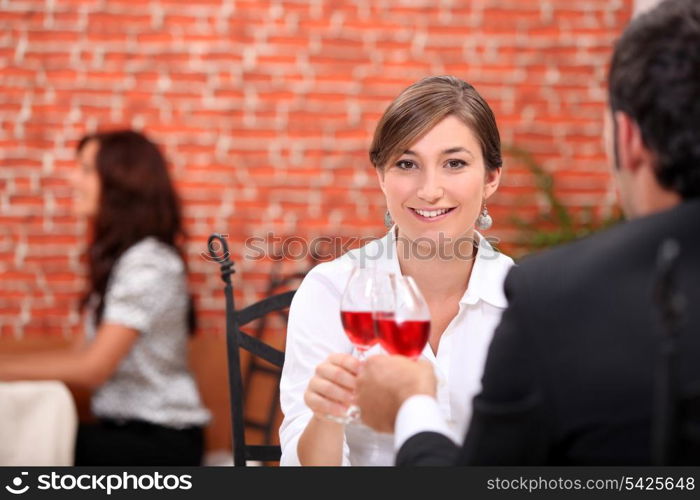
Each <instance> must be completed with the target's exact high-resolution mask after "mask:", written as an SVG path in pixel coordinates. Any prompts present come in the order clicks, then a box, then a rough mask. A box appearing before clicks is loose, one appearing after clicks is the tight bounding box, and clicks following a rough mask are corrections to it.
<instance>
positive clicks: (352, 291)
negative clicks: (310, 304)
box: [327, 267, 377, 424]
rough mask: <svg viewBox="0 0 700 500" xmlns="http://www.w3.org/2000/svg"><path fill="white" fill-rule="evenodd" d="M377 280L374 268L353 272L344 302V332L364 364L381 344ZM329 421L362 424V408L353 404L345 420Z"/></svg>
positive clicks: (342, 418)
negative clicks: (375, 300) (374, 309)
mask: <svg viewBox="0 0 700 500" xmlns="http://www.w3.org/2000/svg"><path fill="white" fill-rule="evenodd" d="M375 276H376V274H375V270H374V269H372V268H365V267H355V268H353V270H352V272H351V273H350V278H349V279H348V283H347V285H346V286H345V291H344V292H343V297H342V298H341V300H340V319H341V321H342V323H343V330H345V335H347V336H348V338H349V339H350V342H352V344H353V345H354V346H355V349H356V350H357V358H358V359H359V360H360V361H364V359H365V357H366V353H367V350H368V349H369V348H370V347H372V346H373V345H374V344H376V343H377V336H376V334H375V330H374V321H373V318H372V296H373V293H374V283H375ZM327 417H328V418H329V419H330V420H332V421H334V422H338V423H342V424H349V423H351V422H355V421H357V420H359V418H360V408H359V407H358V406H357V405H354V404H353V405H350V406H349V407H348V409H347V411H346V413H345V416H344V417H336V416H333V415H328V416H327Z"/></svg>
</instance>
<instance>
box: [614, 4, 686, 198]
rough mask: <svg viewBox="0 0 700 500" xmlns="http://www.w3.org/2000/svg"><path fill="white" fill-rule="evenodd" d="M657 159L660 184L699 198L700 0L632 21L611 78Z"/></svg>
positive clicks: (620, 104)
mask: <svg viewBox="0 0 700 500" xmlns="http://www.w3.org/2000/svg"><path fill="white" fill-rule="evenodd" d="M608 86H609V92H610V106H611V108H612V111H613V112H615V111H623V112H624V113H626V114H627V115H629V117H630V118H631V119H632V120H634V121H635V122H636V123H637V124H638V125H639V128H640V130H641V134H642V139H643V141H644V144H645V146H646V147H647V148H649V149H650V150H651V151H652V152H653V153H654V154H655V156H656V160H657V164H656V178H657V179H658V181H659V183H660V184H661V185H662V186H663V187H665V188H667V189H671V190H673V191H676V192H677V193H679V194H680V195H681V196H682V197H683V198H692V197H697V196H700V0H666V1H664V2H662V3H661V4H660V5H659V6H657V7H656V8H654V9H652V10H650V11H649V12H647V13H645V14H642V15H640V16H639V17H638V18H637V19H635V20H633V21H632V23H631V24H630V25H629V27H628V28H627V29H626V30H625V32H624V33H623V35H622V37H621V38H620V40H619V41H618V42H617V44H616V46H615V52H614V54H613V58H612V63H611V66H610V75H609V79H608Z"/></svg>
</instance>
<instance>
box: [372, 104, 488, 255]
mask: <svg viewBox="0 0 700 500" xmlns="http://www.w3.org/2000/svg"><path fill="white" fill-rule="evenodd" d="M378 175H379V182H380V185H381V188H382V191H383V192H384V195H385V196H386V201H387V206H388V208H389V212H390V213H391V216H392V218H393V219H394V221H395V222H396V224H397V225H398V227H399V234H400V235H401V236H404V237H406V238H408V239H409V240H410V241H414V242H416V240H425V239H429V240H431V241H434V242H436V243H438V244H442V245H445V244H449V242H450V241H451V242H455V241H456V240H458V239H459V238H463V237H467V238H469V237H471V236H472V235H473V230H474V223H475V222H476V218H477V217H478V216H479V213H480V211H481V207H482V202H483V201H484V200H485V199H486V198H488V197H489V196H491V195H492V194H493V193H494V191H496V188H497V187H498V182H499V179H500V175H501V170H500V169H496V170H491V171H488V170H487V169H486V166H485V164H484V157H483V153H482V151H481V146H480V144H479V141H478V140H477V138H476V136H475V135H474V133H473V132H472V131H471V129H470V128H469V127H467V126H466V125H465V124H464V122H462V121H461V120H459V119H458V118H456V117H454V116H448V117H446V118H445V119H444V120H442V121H440V122H439V123H438V124H437V125H435V127H433V128H432V129H431V130H430V131H428V133H426V134H425V135H424V136H423V137H421V138H420V139H419V140H418V141H416V142H415V143H414V144H412V145H411V146H410V148H409V149H408V150H407V151H405V152H404V153H403V154H402V155H401V156H400V157H399V158H398V159H396V160H394V161H392V162H391V163H389V164H388V165H386V166H385V167H384V169H383V171H378ZM440 235H442V236H440Z"/></svg>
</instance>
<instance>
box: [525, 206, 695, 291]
mask: <svg viewBox="0 0 700 500" xmlns="http://www.w3.org/2000/svg"><path fill="white" fill-rule="evenodd" d="M698 218H700V201H698V202H692V203H691V202H687V203H684V204H682V205H681V206H679V207H676V208H674V209H672V210H668V211H665V212H660V213H657V214H653V215H650V216H647V217H643V218H639V219H634V220H630V221H627V222H622V223H620V224H617V225H616V226H613V227H611V228H608V229H606V230H603V231H601V232H599V233H596V234H593V235H591V236H588V237H585V238H582V239H580V240H577V241H574V242H571V243H567V244H565V245H561V246H559V247H555V248H552V249H550V250H546V251H543V252H538V253H536V254H532V255H530V256H527V257H524V258H523V259H521V260H520V261H519V262H518V266H517V267H518V271H517V274H518V275H520V276H522V277H524V278H526V279H527V280H528V281H530V282H532V283H533V284H535V285H536V284H541V285H543V286H546V287H547V288H549V289H552V290H557V289H560V288H561V287H562V286H571V285H573V286H578V285H580V284H583V283H587V282H590V280H596V279H607V280H610V279H611V278H614V277H615V276H616V275H620V274H624V273H627V272H629V271H630V270H631V269H641V268H642V267H643V266H645V265H646V266H650V267H647V268H646V269H650V268H653V266H654V263H655V261H656V257H657V255H658V251H659V248H660V245H661V244H662V243H663V241H664V240H665V239H667V238H674V239H677V240H680V242H681V246H696V245H697V240H698V237H699V236H698V232H697V231H696V230H693V231H691V229H692V228H693V227H697V226H698ZM691 226H692V227H691Z"/></svg>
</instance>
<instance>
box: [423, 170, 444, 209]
mask: <svg viewBox="0 0 700 500" xmlns="http://www.w3.org/2000/svg"><path fill="white" fill-rule="evenodd" d="M444 194H445V190H444V189H443V188H442V185H441V183H440V180H439V179H438V177H437V176H436V175H435V174H427V175H425V176H424V178H423V184H422V186H421V187H420V189H418V197H419V198H420V199H421V200H425V201H426V202H428V203H435V202H436V201H438V200H439V199H440V198H442V197H443V195H444Z"/></svg>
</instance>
